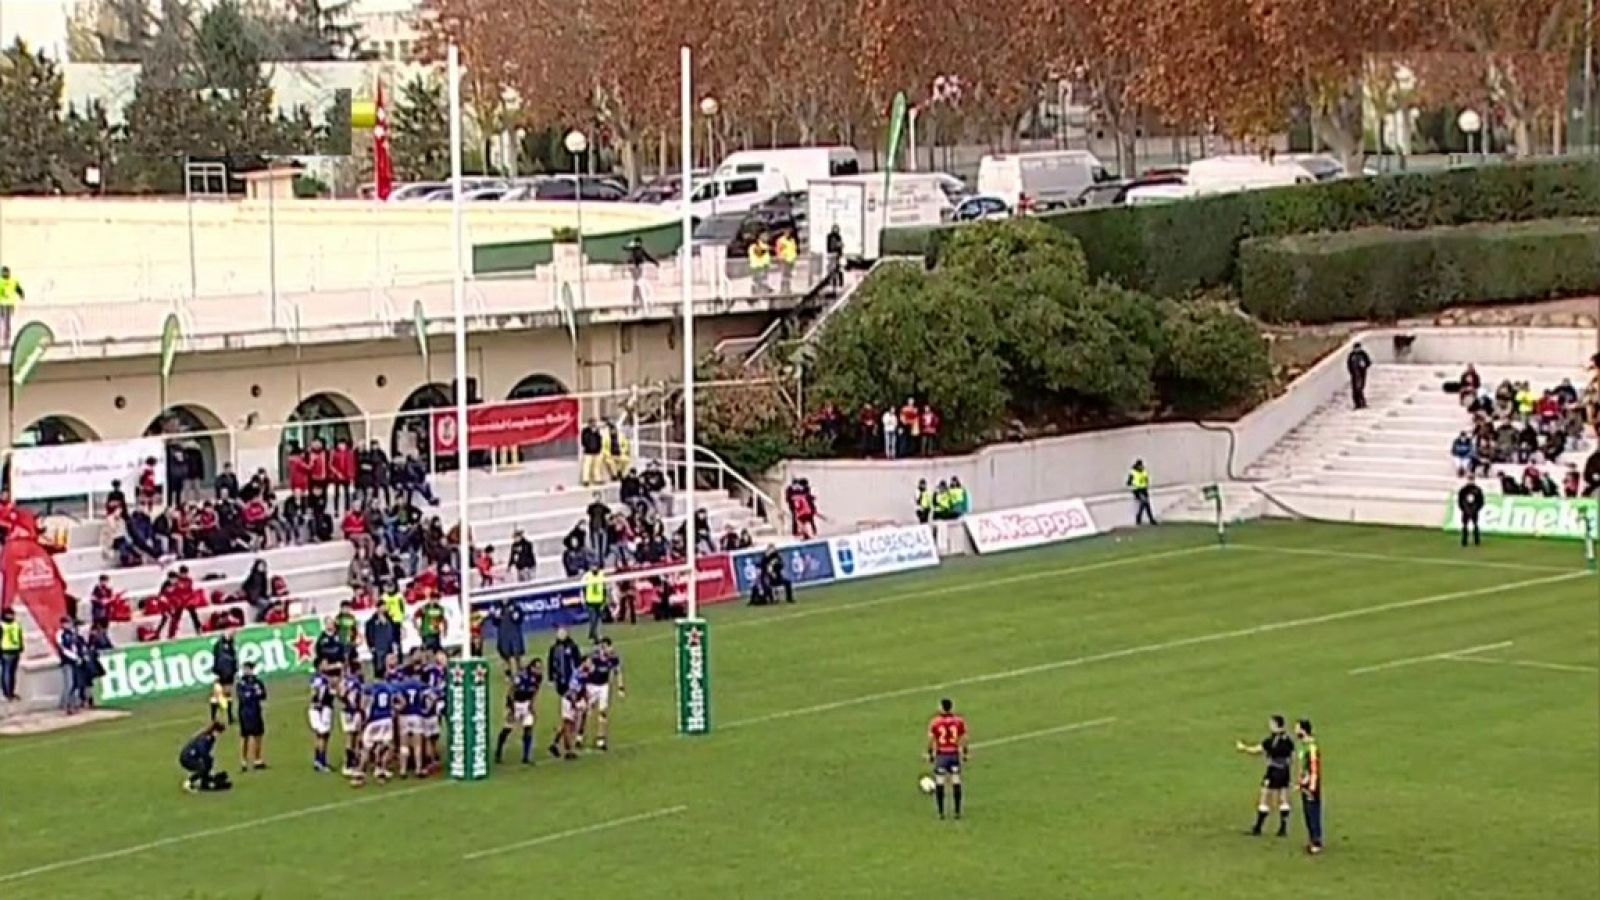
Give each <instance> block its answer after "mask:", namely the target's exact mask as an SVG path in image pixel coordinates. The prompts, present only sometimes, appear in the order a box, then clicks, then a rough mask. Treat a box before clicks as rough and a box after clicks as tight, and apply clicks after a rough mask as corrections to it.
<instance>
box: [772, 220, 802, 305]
mask: <svg viewBox="0 0 1600 900" xmlns="http://www.w3.org/2000/svg"><path fill="white" fill-rule="evenodd" d="M775 249H776V251H777V253H778V265H780V266H782V267H783V292H784V293H785V294H787V293H789V282H790V279H792V278H793V277H794V264H795V263H796V262H799V261H800V242H799V241H797V240H795V237H794V233H793V232H791V231H785V232H784V233H783V234H780V235H778V243H777V246H776V247H775Z"/></svg>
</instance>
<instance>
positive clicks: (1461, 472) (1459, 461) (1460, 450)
mask: <svg viewBox="0 0 1600 900" xmlns="http://www.w3.org/2000/svg"><path fill="white" fill-rule="evenodd" d="M1450 456H1451V457H1452V458H1453V459H1455V461H1456V477H1457V478H1463V477H1465V476H1467V475H1469V474H1471V472H1472V469H1473V459H1472V435H1470V434H1468V433H1467V432H1465V431H1463V432H1461V433H1460V434H1458V435H1456V439H1455V440H1454V441H1452V442H1451V443H1450Z"/></svg>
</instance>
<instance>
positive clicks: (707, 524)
mask: <svg viewBox="0 0 1600 900" xmlns="http://www.w3.org/2000/svg"><path fill="white" fill-rule="evenodd" d="M694 547H695V551H696V552H697V553H715V552H717V542H716V539H715V538H713V537H712V536H711V517H710V516H709V515H707V513H706V511H705V510H704V509H697V510H695V511H694Z"/></svg>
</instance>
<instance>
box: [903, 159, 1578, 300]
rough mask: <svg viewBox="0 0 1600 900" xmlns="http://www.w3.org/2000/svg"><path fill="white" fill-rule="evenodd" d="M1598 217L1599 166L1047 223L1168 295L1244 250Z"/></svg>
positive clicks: (1381, 183)
mask: <svg viewBox="0 0 1600 900" xmlns="http://www.w3.org/2000/svg"><path fill="white" fill-rule="evenodd" d="M1596 215H1600V161H1594V160H1564V161H1559V162H1539V163H1516V164H1510V165H1497V166H1484V167H1478V168H1469V169H1453V170H1449V171H1444V172H1424V173H1417V172H1410V173H1397V174H1390V175H1380V176H1377V177H1373V178H1353V179H1349V180H1345V181H1332V182H1326V183H1323V184H1316V185H1303V186H1297V187H1292V188H1274V189H1271V190H1260V191H1244V192H1239V193H1232V194H1218V195H1214V196H1210V197H1202V198H1198V199H1195V200H1188V201H1184V202H1180V203H1172V204H1165V205H1156V206H1131V207H1107V208H1101V209H1091V210H1074V211H1070V212H1065V213H1058V214H1055V215H1051V216H1045V217H1043V218H1042V219H1041V221H1044V222H1047V223H1049V224H1051V225H1053V226H1055V227H1058V228H1061V229H1063V230H1064V231H1066V232H1067V233H1068V234H1070V235H1072V236H1073V237H1075V238H1077V240H1078V242H1079V244H1081V245H1082V247H1083V253H1084V257H1085V259H1086V260H1087V263H1088V268H1089V275H1090V277H1091V278H1094V279H1100V278H1109V279H1111V280H1113V281H1115V282H1117V283H1118V284H1121V285H1122V286H1124V287H1129V288H1133V289H1135V290H1141V291H1146V292H1148V293H1153V294H1156V295H1157V296H1163V297H1178V296H1184V295H1186V294H1188V293H1190V292H1192V291H1195V290H1197V289H1205V288H1213V287H1221V286H1223V285H1227V284H1232V283H1234V282H1235V270H1236V263H1237V256H1238V250H1239V244H1240V243H1241V242H1242V241H1245V240H1247V239H1250V238H1259V237H1283V236H1288V235H1296V234H1310V233H1314V232H1324V231H1347V230H1350V229H1354V228H1368V227H1377V226H1382V227H1389V228H1398V229H1405V230H1412V229H1421V228H1433V227H1439V226H1456V225H1467V224H1472V223H1477V222H1520V221H1528V220H1532V219H1545V218H1561V217H1570V216H1596ZM972 227H973V226H969V225H963V226H941V227H938V228H928V229H891V230H890V231H889V232H887V233H886V234H885V237H884V245H885V253H888V252H890V249H889V248H893V251H894V252H896V253H909V254H918V255H919V254H922V253H923V252H924V251H930V252H932V253H933V254H934V255H935V257H937V256H938V255H939V254H941V253H942V252H943V250H944V247H945V245H946V244H948V243H949V242H950V241H951V240H952V239H953V237H954V235H955V234H959V233H960V232H962V231H964V230H967V229H969V228H972Z"/></svg>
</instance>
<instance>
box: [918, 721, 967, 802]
mask: <svg viewBox="0 0 1600 900" xmlns="http://www.w3.org/2000/svg"><path fill="white" fill-rule="evenodd" d="M954 707H955V704H953V703H951V702H950V698H948V697H946V698H945V699H943V700H940V701H939V714H938V715H936V716H934V717H933V721H932V722H929V723H928V762H930V763H933V778H934V787H933V799H934V803H936V804H937V805H938V807H939V818H941V819H942V818H944V789H945V785H946V784H948V785H949V786H950V792H951V797H952V798H953V799H954V800H955V813H956V818H958V819H959V818H961V764H962V763H964V762H966V761H967V756H968V754H969V753H970V751H969V750H968V749H967V720H966V719H963V718H961V717H960V716H958V715H956V714H955V713H954V712H952V710H953V709H954Z"/></svg>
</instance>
